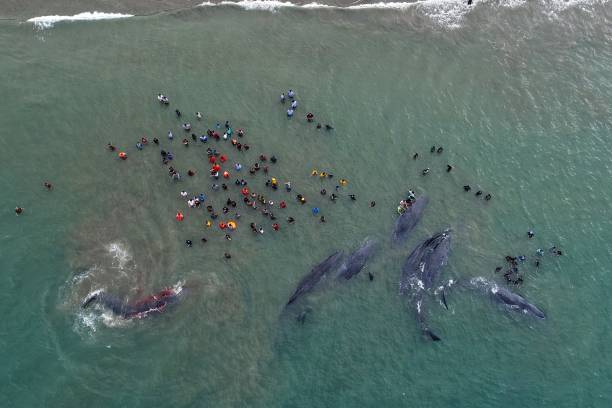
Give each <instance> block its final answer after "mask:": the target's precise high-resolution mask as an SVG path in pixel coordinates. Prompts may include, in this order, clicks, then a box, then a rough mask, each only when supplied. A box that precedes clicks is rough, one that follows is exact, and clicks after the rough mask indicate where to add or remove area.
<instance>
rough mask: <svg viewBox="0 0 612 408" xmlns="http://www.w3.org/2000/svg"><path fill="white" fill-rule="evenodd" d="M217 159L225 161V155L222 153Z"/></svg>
mask: <svg viewBox="0 0 612 408" xmlns="http://www.w3.org/2000/svg"><path fill="white" fill-rule="evenodd" d="M219 159H220V160H221V163H225V162H226V161H227V157H226V156H225V155H224V154H222V155H221V157H219Z"/></svg>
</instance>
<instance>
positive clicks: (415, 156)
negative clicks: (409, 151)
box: [412, 146, 453, 176]
mask: <svg viewBox="0 0 612 408" xmlns="http://www.w3.org/2000/svg"><path fill="white" fill-rule="evenodd" d="M429 151H430V152H431V153H438V154H442V152H444V148H443V147H442V146H438V148H436V146H431V149H429ZM418 158H419V153H418V152H417V153H415V154H413V155H412V159H413V160H416V159H418ZM452 170H453V166H451V165H450V164H447V165H446V172H447V173H450V172H451V171H452ZM430 171H431V169H430V168H429V167H426V168H424V169H423V170H421V175H423V176H425V175H427V174H429V172H430Z"/></svg>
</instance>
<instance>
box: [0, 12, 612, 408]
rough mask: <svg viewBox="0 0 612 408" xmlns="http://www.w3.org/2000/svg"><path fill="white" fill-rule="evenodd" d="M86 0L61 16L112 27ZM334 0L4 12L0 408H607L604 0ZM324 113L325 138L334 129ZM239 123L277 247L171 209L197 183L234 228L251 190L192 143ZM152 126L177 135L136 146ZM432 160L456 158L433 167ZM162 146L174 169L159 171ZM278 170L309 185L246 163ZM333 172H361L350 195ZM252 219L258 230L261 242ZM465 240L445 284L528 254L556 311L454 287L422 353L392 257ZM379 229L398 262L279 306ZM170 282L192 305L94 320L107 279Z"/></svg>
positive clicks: (607, 36) (144, 288)
mask: <svg viewBox="0 0 612 408" xmlns="http://www.w3.org/2000/svg"><path fill="white" fill-rule="evenodd" d="M73 6H74V5H70V7H68V6H66V11H65V13H62V12H61V10H60V11H59V12H57V14H58V15H65V16H73V15H75V14H77V13H81V12H83V13H85V12H88V13H89V12H93V11H94V10H93V9H83V10H81V11H77V12H74V13H73V12H72V7H73ZM342 7H344V8H331V7H321V6H318V7H314V6H312V5H311V6H308V7H293V6H292V7H287V5H280V4H279V3H273V4H268V5H262V4H261V3H255V4H253V3H249V4H244V3H243V4H239V5H227V4H226V5H221V6H210V5H207V6H202V7H194V8H188V9H181V10H174V11H166V12H161V13H158V14H155V15H150V16H141V15H138V14H140V13H138V11H137V10H135V11H134V12H130V10H125V8H122V9H121V10H119V9H118V10H101V11H105V12H113V11H116V12H121V13H123V14H134V15H135V16H134V17H131V18H128V17H126V18H122V19H109V20H103V21H102V20H100V21H87V20H85V21H67V20H66V19H65V18H63V19H58V18H54V19H42V23H41V22H40V20H38V23H37V24H35V23H34V22H26V21H25V20H26V18H23V19H17V20H7V21H3V22H1V23H0V48H1V49H2V58H0V72H2V73H3V78H4V80H3V81H2V82H1V83H0V92H1V94H2V95H3V98H2V115H0V146H1V147H2V151H3V152H4V159H3V164H2V167H1V169H2V171H1V175H2V177H0V189H1V191H2V200H1V202H2V206H1V209H0V217H1V219H2V221H1V226H2V229H1V235H0V240H1V241H0V242H1V243H0V265H2V273H1V274H0V282H1V283H2V287H3V289H4V290H3V296H2V297H1V298H0V311H2V315H3V317H4V318H3V319H2V323H0V353H1V354H0V356H1V358H2V364H1V365H0V377H1V379H2V381H1V382H0V390H1V395H2V396H3V402H2V404H1V405H2V406H7V407H31V406H49V407H64V406H65V407H74V406H83V405H88V406H92V407H98V406H99V407H126V406H130V407H144V406H151V405H153V404H159V403H160V402H163V403H165V404H170V405H172V406H177V407H201V406H214V407H234V406H254V407H276V406H278V407H330V406H334V407H355V406H368V407H369V406H377V407H378V406H389V407H395V406H420V407H509V406H524V407H609V406H610V405H611V404H612V390H611V389H610V378H611V377H612V364H611V361H612V345H611V344H612V342H611V341H610V340H611V339H610V332H611V329H612V324H611V319H610V315H611V312H612V310H611V306H612V305H611V304H610V301H609V296H608V293H609V292H610V290H611V289H612V284H611V283H610V279H609V271H610V266H609V265H610V264H611V262H612V255H611V252H610V247H609V242H610V240H611V239H612V232H611V231H612V228H611V227H612V222H611V221H610V215H611V214H610V208H612V199H611V197H612V195H611V193H612V184H611V183H610V176H612V165H611V164H610V163H611V162H610V155H611V154H612V144H611V142H610V135H611V132H612V108H611V107H610V106H611V102H612V74H611V67H612V29H611V28H612V24H611V23H612V7H611V6H610V3H609V2H607V1H571V2H563V1H534V2H523V1H512V2H510V1H480V2H478V1H476V2H475V4H474V5H473V6H472V7H467V5H465V4H463V3H462V2H450V1H448V2H447V1H425V2H419V3H415V4H409V5H406V4H397V3H391V5H389V4H387V5H386V6H385V5H379V6H377V7H374V6H368V7H365V6H360V7H353V8H348V9H347V8H346V7H347V6H342ZM349 7H350V6H349ZM54 13H55V11H54ZM19 15H27V16H29V17H27V18H28V19H29V18H31V17H34V16H37V15H38V14H36V9H35V8H32V9H29V10H25V11H24V10H22V11H21V12H20V13H19ZM84 16H85V17H82V18H80V20H83V19H89V18H90V17H91V15H89V14H88V15H84ZM94 16H95V15H94ZM98 17H99V15H98ZM60 20H64V21H60ZM68 20H75V18H70V19H68ZM289 88H292V89H294V90H295V91H296V94H297V99H298V100H299V103H300V106H299V108H298V111H297V113H296V116H295V117H294V118H293V119H291V120H288V119H287V117H286V114H285V110H286V106H283V105H281V104H279V103H278V95H279V94H280V92H283V91H285V92H286V90H287V89H289ZM159 92H163V93H165V94H166V95H168V96H169V97H170V100H171V104H170V106H169V107H163V106H160V105H159V103H158V102H157V100H156V95H157V94H158V93H159ZM177 108H178V109H180V110H181V111H182V112H183V117H182V118H181V119H177V118H176V116H175V114H174V109H177ZM195 111H201V112H202V113H203V115H204V118H203V120H202V121H197V120H196V119H195V117H194V112H195ZM306 112H313V113H314V114H315V115H316V119H317V120H318V121H321V122H322V123H330V124H332V125H333V126H334V128H335V129H334V130H333V131H329V132H328V131H325V130H317V129H316V128H315V127H314V125H313V124H308V123H307V122H306V120H305V119H304V115H305V113H306ZM226 120H229V121H230V122H231V123H232V125H233V126H234V128H235V129H237V128H243V129H245V133H246V134H245V136H244V138H243V141H244V142H245V143H248V144H249V145H250V146H251V149H250V150H249V151H248V152H238V151H236V150H235V149H232V148H231V146H230V143H229V142H224V141H219V142H215V141H209V142H208V144H207V145H208V146H212V147H215V148H217V149H218V150H219V151H221V152H222V153H225V154H227V156H228V158H229V163H235V162H240V163H242V164H243V165H244V167H245V168H244V169H243V170H242V172H241V175H240V176H241V177H244V178H246V179H247V180H248V182H249V187H250V188H251V189H254V190H255V191H258V192H262V193H264V194H265V195H266V197H268V199H271V200H273V201H275V202H276V203H278V202H280V201H281V200H285V201H286V202H287V208H285V209H278V208H277V209H276V210H275V214H276V215H277V216H278V222H279V223H280V231H278V232H274V231H273V230H272V228H271V223H272V222H271V221H270V220H269V219H267V218H264V217H263V216H262V215H261V214H260V213H258V212H255V211H253V210H250V209H248V208H245V207H244V206H243V205H242V203H241V202H239V203H238V206H237V209H238V212H240V214H241V215H242V217H241V218H240V219H239V220H238V228H237V230H236V231H235V232H234V233H232V238H233V239H232V240H231V241H227V240H225V239H224V233H223V232H222V231H221V230H219V228H217V227H216V226H214V227H213V228H206V226H205V221H206V220H207V212H206V210H205V209H190V208H188V207H187V205H186V204H185V200H184V199H182V198H181V197H180V195H179V192H180V191H181V190H186V191H188V192H190V193H200V192H204V193H205V194H206V196H207V201H206V203H205V204H211V205H213V206H214V207H215V208H216V209H217V211H218V212H220V209H221V207H222V206H223V205H224V203H225V200H226V199H227V198H228V197H231V198H232V199H234V200H236V201H240V192H239V188H238V187H236V186H235V185H233V184H230V185H229V189H228V191H212V190H211V184H212V180H211V179H210V178H209V177H208V175H207V172H208V168H209V164H208V162H207V160H206V151H205V150H206V145H204V144H202V143H199V142H198V143H195V142H194V143H192V144H191V145H190V146H189V147H184V146H183V145H182V144H181V140H182V139H183V137H185V135H186V134H185V133H184V132H183V131H182V130H181V129H180V124H181V123H182V122H185V121H190V122H191V123H192V124H193V126H194V131H196V132H197V134H198V135H199V134H201V133H203V132H204V131H205V130H206V129H207V128H214V127H215V124H216V123H217V122H219V123H221V126H223V123H224V122H225V121H226ZM169 130H172V131H173V132H174V134H175V138H174V140H173V141H168V139H167V137H166V134H167V132H168V131H169ZM142 136H147V137H148V138H149V140H151V139H152V138H153V137H158V138H159V139H160V141H161V142H160V145H161V146H155V145H153V144H149V145H148V146H146V147H145V148H144V149H143V150H142V151H139V150H137V149H136V147H135V143H136V142H137V141H138V140H139V139H140V137H142ZM187 137H188V136H187ZM108 142H112V143H113V144H114V145H116V146H117V147H118V148H119V149H120V150H124V151H126V152H127V153H128V159H127V160H125V161H121V160H119V159H118V158H117V156H116V153H111V152H109V151H108V150H107V149H106V144H107V143H108ZM432 145H435V146H443V147H444V152H443V153H442V154H431V153H430V151H429V150H430V147H431V146H432ZM161 148H163V149H166V150H170V151H172V153H173V154H174V156H175V159H174V160H173V162H172V165H173V166H174V167H175V168H177V169H178V170H179V171H180V172H181V173H182V174H183V180H182V181H180V182H173V181H172V180H170V178H169V177H168V175H167V174H168V172H167V167H166V166H163V165H162V163H161V161H160V153H159V151H160V149H161ZM415 152H418V153H419V158H418V159H417V160H413V159H412V156H413V154H414V153H415ZM260 154H266V155H268V156H271V155H275V156H276V157H277V158H278V162H277V163H276V164H271V163H268V165H269V174H268V177H276V178H277V179H278V180H279V181H280V182H281V184H282V183H284V182H285V181H291V182H292V184H293V191H292V193H291V194H289V193H287V192H285V191H283V190H282V188H281V189H279V190H278V191H272V190H271V189H269V188H266V187H265V184H264V183H265V180H266V175H264V174H257V175H256V176H251V175H249V174H248V171H246V170H247V168H248V165H249V164H252V163H254V162H255V161H257V159H258V156H259V155H260ZM447 164H452V165H453V167H454V168H453V170H452V172H450V173H447V172H446V165H447ZM425 168H430V169H431V170H430V173H429V174H428V175H426V176H422V175H421V171H422V170H423V169H425ZM187 169H194V170H196V175H195V176H194V177H187V176H186V171H187ZM313 169H318V170H322V171H326V172H329V173H332V174H333V175H334V178H333V179H329V180H321V179H320V178H318V177H312V176H311V175H310V173H311V171H312V170H313ZM260 173H261V172H260ZM235 176H236V172H234V171H232V178H231V179H230V181H231V180H233V179H234V177H235ZM340 178H346V179H347V180H348V181H349V183H348V185H347V186H345V187H342V188H340V191H339V193H338V194H339V195H340V198H339V200H338V201H337V202H336V203H332V202H330V200H329V199H328V195H329V193H331V192H332V191H334V190H335V188H334V187H335V185H336V184H337V181H338V180H339V179H340ZM46 180H48V181H50V182H52V183H53V185H54V188H53V190H52V191H46V190H45V189H44V188H43V186H42V183H43V182H44V181H46ZM465 184H470V185H471V186H472V191H471V192H470V193H466V192H464V191H463V188H462V186H463V185H465ZM322 188H325V189H326V190H327V191H328V195H327V196H321V195H320V193H319V191H320V190H321V189H322ZM409 189H412V190H414V191H415V192H416V193H417V195H426V196H428V197H429V199H430V203H429V206H428V207H427V209H426V211H425V213H424V216H423V219H422V220H421V222H420V223H419V224H418V226H417V227H416V228H415V230H414V231H413V232H412V233H411V235H410V237H409V239H408V241H407V242H406V243H405V244H404V245H401V246H399V247H394V246H393V245H391V239H390V236H391V230H392V226H393V223H394V221H395V217H396V213H395V208H396V206H397V203H398V201H399V200H400V199H401V198H403V197H404V195H405V194H406V191H407V190H409ZM478 189H481V190H482V191H484V192H485V194H486V193H491V194H492V199H491V200H490V201H488V202H487V201H484V200H483V199H481V198H478V197H476V196H475V195H474V192H475V191H476V190H478ZM297 193H301V194H303V195H304V196H305V197H306V198H307V204H305V205H300V204H299V203H297V201H296V200H295V194H297ZM348 194H355V195H356V198H357V200H356V201H351V200H350V199H349V198H348ZM372 200H375V201H376V206H375V207H370V201H372ZM16 206H22V207H23V208H24V213H23V214H22V215H20V216H18V217H17V216H15V213H14V208H15V207H16ZM314 206H316V207H319V208H320V210H321V213H320V214H321V215H324V216H325V217H326V220H327V222H326V223H321V222H319V219H318V217H313V216H312V214H311V208H312V207H314ZM177 211H182V212H183V213H184V214H185V220H184V221H183V222H180V223H179V222H177V221H176V220H175V218H174V217H175V214H176V212H177ZM287 216H293V217H295V219H296V222H295V224H292V225H289V224H287V222H286V221H285V219H286V217H287ZM230 218H235V215H234V212H233V211H232V212H231V213H230V216H227V217H225V216H223V215H221V216H220V217H219V219H217V220H215V222H217V221H219V220H227V219H230ZM250 222H256V223H258V224H261V225H262V226H263V227H264V228H265V233H264V234H263V235H261V236H259V235H254V234H253V233H252V232H251V231H250V228H249V223H250ZM447 227H451V228H452V229H453V241H452V253H451V255H450V259H449V264H448V265H447V266H446V267H445V268H444V270H443V275H442V279H441V281H444V282H446V281H448V280H449V279H453V280H454V281H457V282H465V281H467V280H469V279H470V278H472V277H476V276H483V277H485V278H487V279H489V280H495V281H497V282H503V277H502V276H501V275H500V274H499V273H495V267H496V266H503V265H504V264H505V261H504V256H506V255H514V256H516V255H525V256H526V257H527V261H526V263H525V264H524V265H523V266H521V268H522V270H523V271H524V272H525V278H524V279H525V282H524V283H523V284H522V285H521V286H520V287H517V288H513V289H514V290H516V291H517V292H518V293H520V294H522V295H524V296H525V297H526V298H527V299H528V300H530V301H531V302H533V303H534V304H536V305H537V306H538V307H540V308H541V309H543V310H544V311H545V312H546V315H547V318H546V319H545V320H535V319H532V318H529V317H528V316H522V315H520V314H518V313H513V312H510V311H507V310H504V309H500V308H499V307H498V306H497V305H495V304H493V303H492V302H491V301H490V300H489V299H487V298H486V297H485V296H482V295H481V294H479V293H478V292H474V291H469V290H466V289H465V288H464V287H463V286H462V285H461V284H456V285H455V286H454V287H453V288H451V290H450V291H449V292H448V293H447V300H448V306H449V309H448V310H447V309H445V308H444V307H443V306H442V305H441V304H440V303H439V301H438V299H436V298H435V297H434V296H432V297H430V298H429V299H428V312H427V313H428V320H429V322H430V325H431V327H432V328H434V329H435V331H436V333H437V334H438V335H439V336H440V337H442V339H443V340H442V341H441V342H436V343H433V342H430V341H427V340H426V339H424V338H423V336H422V335H421V333H420V330H419V328H418V326H417V324H416V322H415V319H414V313H413V311H412V310H411V308H410V305H409V304H408V303H407V302H406V299H403V298H402V297H400V296H399V295H398V281H399V276H400V269H401V265H402V263H403V261H404V260H405V258H406V256H407V255H408V254H409V253H410V251H411V250H412V248H414V246H415V245H416V244H417V243H418V242H420V241H421V240H422V239H424V238H425V237H427V236H429V235H431V234H432V233H434V232H436V231H439V230H441V229H443V228H447ZM529 229H533V230H534V231H535V233H536V235H535V237H534V238H533V239H531V240H529V239H527V236H526V231H527V230H529ZM202 237H206V238H207V239H208V242H207V243H206V244H203V243H201V242H200V238H202ZM366 237H371V238H375V239H378V240H379V241H380V252H379V253H378V255H377V256H376V257H375V258H373V259H372V260H371V261H370V262H369V263H368V265H367V266H366V269H365V270H364V271H363V272H361V273H360V274H359V275H358V276H357V277H355V278H354V279H352V280H351V281H349V282H346V283H336V282H333V281H332V280H331V279H328V281H326V282H324V284H323V285H321V287H320V288H319V290H316V291H315V292H314V293H312V294H311V295H309V296H307V297H306V298H305V299H303V300H302V301H301V302H300V303H299V304H298V305H296V307H294V308H290V309H289V310H287V311H284V310H283V308H284V305H285V303H286V302H287V299H288V298H289V296H290V295H291V293H292V292H293V290H294V289H295V286H296V285H297V283H298V281H299V280H300V279H301V278H302V277H303V276H304V275H305V274H306V273H307V272H308V271H309V270H310V269H311V268H312V266H313V265H315V264H316V263H318V262H319V261H321V260H322V259H324V258H325V257H327V256H328V255H329V254H331V253H332V252H333V251H334V250H337V249H342V250H345V251H350V250H352V249H354V248H356V247H357V246H359V245H360V243H362V242H363V241H364V239H365V238H366ZM186 239H191V240H193V242H194V245H193V247H192V248H187V247H186V246H185V244H184V242H185V240H186ZM553 245H556V246H557V247H558V248H560V249H561V250H562V251H563V256H561V257H553V256H551V255H550V254H546V255H545V256H544V257H543V258H542V262H541V266H540V268H539V269H536V268H535V266H534V265H533V263H534V261H535V259H536V256H535V251H536V249H537V248H544V249H548V248H550V247H551V246H553ZM225 252H229V253H231V254H232V258H231V259H229V260H226V259H224V257H223V254H224V253H225ZM367 272H370V273H372V274H373V275H374V277H375V279H374V280H373V281H370V280H369V279H368V275H367ZM166 287H175V288H181V289H182V292H181V296H180V302H179V303H177V304H175V305H172V306H170V307H169V308H168V309H167V310H166V311H165V313H163V314H161V315H158V316H152V317H150V318H147V319H142V320H130V321H125V320H122V319H120V318H117V317H114V316H112V315H111V314H110V313H109V312H107V311H104V310H101V309H100V308H92V309H87V310H82V309H81V307H80V304H81V302H82V300H83V298H84V297H86V295H87V294H88V293H90V292H92V291H94V290H98V289H103V290H106V291H107V292H109V293H113V294H116V295H117V296H119V297H121V298H122V299H126V300H130V301H135V300H137V299H139V298H141V297H143V296H146V295H148V294H152V293H156V292H158V291H159V290H161V289H163V288H166ZM302 310H309V313H308V314H307V318H306V320H305V322H304V323H303V324H300V323H298V322H297V321H296V320H295V316H296V315H297V314H298V313H300V312H301V311H302Z"/></svg>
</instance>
